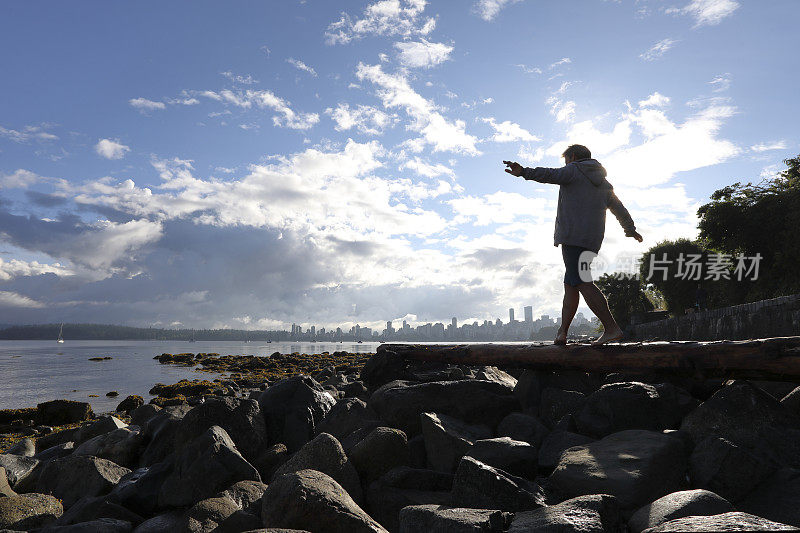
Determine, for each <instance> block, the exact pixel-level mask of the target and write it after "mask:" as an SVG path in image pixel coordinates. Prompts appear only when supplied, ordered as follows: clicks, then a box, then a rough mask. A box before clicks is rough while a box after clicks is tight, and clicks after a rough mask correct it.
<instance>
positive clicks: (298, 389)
mask: <svg viewBox="0 0 800 533" xmlns="http://www.w3.org/2000/svg"><path fill="white" fill-rule="evenodd" d="M335 403H336V400H334V398H333V396H331V394H330V393H329V392H326V391H325V390H324V389H323V388H322V386H321V385H320V384H319V383H317V382H316V381H314V380H313V379H312V378H310V377H308V376H302V375H301V376H294V377H291V378H287V379H283V380H281V381H279V382H277V383H275V384H274V385H270V386H269V387H268V388H267V390H265V391H264V392H263V393H261V396H260V397H259V398H258V404H259V405H260V406H261V411H262V412H263V413H264V419H265V421H266V426H267V435H268V436H269V438H270V441H271V442H272V443H276V442H282V443H283V444H285V445H286V447H287V448H288V449H289V451H290V452H294V451H297V450H299V449H300V447H302V446H303V444H305V443H306V442H308V441H309V440H310V439H311V438H312V437H313V436H314V434H315V431H316V427H317V424H319V423H320V422H321V421H322V420H323V419H324V418H325V415H326V414H328V411H330V410H331V408H332V407H333V405H334V404H335Z"/></svg>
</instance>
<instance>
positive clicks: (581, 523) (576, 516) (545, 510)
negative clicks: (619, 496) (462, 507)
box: [508, 494, 621, 533]
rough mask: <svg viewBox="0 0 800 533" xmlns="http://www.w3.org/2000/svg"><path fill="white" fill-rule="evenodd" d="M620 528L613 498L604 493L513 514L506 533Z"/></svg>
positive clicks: (599, 532) (588, 531)
mask: <svg viewBox="0 0 800 533" xmlns="http://www.w3.org/2000/svg"><path fill="white" fill-rule="evenodd" d="M620 525H621V520H620V510H619V505H618V504H617V501H616V498H614V497H613V496H609V495H607V494H592V495H589V496H578V497H577V498H572V499H571V500H567V501H565V502H561V503H559V504H558V505H550V506H548V507H541V508H539V509H534V510H532V511H523V512H520V513H517V514H516V515H514V519H513V520H512V522H511V527H509V528H508V533H526V532H528V531H553V532H556V531H558V532H559V533H562V532H563V533H569V532H575V533H605V532H607V531H618V530H620Z"/></svg>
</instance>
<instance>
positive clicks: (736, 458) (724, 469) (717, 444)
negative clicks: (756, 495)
mask: <svg viewBox="0 0 800 533" xmlns="http://www.w3.org/2000/svg"><path fill="white" fill-rule="evenodd" d="M775 469H776V467H775V465H774V464H772V463H770V462H768V461H766V460H764V459H762V458H761V457H759V456H757V455H755V454H753V453H750V452H749V451H748V450H747V449H746V448H743V447H741V446H736V445H735V444H733V443H731V442H728V441H727V440H725V439H723V438H721V437H707V438H705V439H703V440H702V441H700V443H698V444H697V445H696V446H695V447H694V450H693V451H692V455H691V456H690V457H689V477H690V479H691V480H692V485H693V486H695V487H697V488H703V489H708V490H710V491H713V492H715V493H717V494H719V495H720V496H722V497H723V498H725V499H727V500H730V501H732V502H734V503H735V502H737V501H738V500H739V499H741V498H743V497H744V496H746V495H747V494H748V493H749V492H750V491H751V490H753V488H755V486H756V485H758V484H759V483H761V482H762V481H764V480H765V479H767V478H768V477H769V476H770V474H772V473H773V472H774V471H775Z"/></svg>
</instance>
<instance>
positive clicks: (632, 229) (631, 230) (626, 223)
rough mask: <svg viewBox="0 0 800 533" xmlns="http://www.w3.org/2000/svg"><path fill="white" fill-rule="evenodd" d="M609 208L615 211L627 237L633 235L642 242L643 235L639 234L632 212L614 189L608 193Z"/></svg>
mask: <svg viewBox="0 0 800 533" xmlns="http://www.w3.org/2000/svg"><path fill="white" fill-rule="evenodd" d="M608 209H609V210H610V211H611V212H612V213H614V216H615V217H617V220H618V221H619V225H620V226H622V229H623V230H625V236H626V237H633V238H634V239H636V240H637V241H639V242H642V240H643V239H642V236H641V235H639V233H637V231H636V225H635V224H634V223H633V218H631V214H630V213H629V212H628V210H627V209H626V208H625V206H624V205H622V202H621V201H620V199H619V198H617V195H616V194H614V191H613V190H612V191H611V192H610V193H609V195H608Z"/></svg>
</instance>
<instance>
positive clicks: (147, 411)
mask: <svg viewBox="0 0 800 533" xmlns="http://www.w3.org/2000/svg"><path fill="white" fill-rule="evenodd" d="M159 411H161V407H159V406H157V405H153V404H152V403H146V404H144V405H141V406H139V407H137V408H135V409H133V410H132V411H131V412H130V415H131V424H133V425H134V426H139V427H144V425H145V423H146V422H147V421H148V420H150V419H151V418H153V417H154V416H156V415H157V414H158V412H159Z"/></svg>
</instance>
